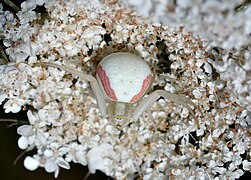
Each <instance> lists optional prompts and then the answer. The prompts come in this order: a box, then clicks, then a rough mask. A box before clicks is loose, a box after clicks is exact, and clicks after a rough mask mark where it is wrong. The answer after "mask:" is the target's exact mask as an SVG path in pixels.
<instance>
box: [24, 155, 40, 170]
mask: <svg viewBox="0 0 251 180" xmlns="http://www.w3.org/2000/svg"><path fill="white" fill-rule="evenodd" d="M24 167H25V168H26V169H28V170H30V171H34V170H36V169H37V168H38V167H39V161H38V160H36V159H34V158H32V157H30V156H27V157H25V159H24Z"/></svg>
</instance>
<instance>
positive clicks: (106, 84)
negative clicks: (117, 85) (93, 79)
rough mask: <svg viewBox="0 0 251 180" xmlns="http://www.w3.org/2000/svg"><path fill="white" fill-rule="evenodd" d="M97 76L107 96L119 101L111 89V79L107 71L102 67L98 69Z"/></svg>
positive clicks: (99, 66)
mask: <svg viewBox="0 0 251 180" xmlns="http://www.w3.org/2000/svg"><path fill="white" fill-rule="evenodd" d="M96 72H97V74H98V77H99V79H100V81H101V83H102V86H103V88H104V90H105V92H106V94H107V96H108V97H109V98H111V99H113V100H117V97H116V94H115V92H114V90H113V89H112V88H111V84H110V80H109V77H108V76H107V74H106V72H105V70H104V69H103V68H102V66H101V65H98V67H97V71H96Z"/></svg>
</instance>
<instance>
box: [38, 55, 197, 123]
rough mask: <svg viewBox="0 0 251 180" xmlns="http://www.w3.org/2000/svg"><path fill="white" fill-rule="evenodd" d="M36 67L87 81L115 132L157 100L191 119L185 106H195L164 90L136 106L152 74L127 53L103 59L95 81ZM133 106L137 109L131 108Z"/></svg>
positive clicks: (153, 93) (80, 75)
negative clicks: (181, 110)
mask: <svg viewBox="0 0 251 180" xmlns="http://www.w3.org/2000/svg"><path fill="white" fill-rule="evenodd" d="M36 65H45V66H52V67H57V68H60V69H63V70H65V71H67V72H70V73H72V74H73V75H76V76H78V77H80V78H81V79H84V80H87V81H89V82H90V84H91V88H92V90H93V92H94V95H95V97H96V99H97V102H98V106H99V110H100V114H101V116H102V117H105V118H106V117H108V119H109V120H110V122H111V123H112V124H113V125H114V126H115V127H117V128H121V127H122V126H124V125H126V124H127V123H128V121H129V120H131V119H132V120H137V119H138V118H139V117H140V116H141V115H142V113H143V112H144V111H145V110H146V109H148V108H149V107H150V106H151V105H152V104H153V103H154V102H155V101H156V100H157V99H158V98H160V97H164V98H166V99H168V100H171V101H174V102H175V103H178V104H181V105H183V106H185V107H186V108H188V109H189V111H190V113H191V114H192V116H193V117H194V113H193V111H192V109H191V108H190V106H189V105H192V106H196V105H195V104H194V103H193V102H192V101H191V100H189V99H187V98H186V97H184V96H183V95H177V94H173V93H169V92H166V91H165V90H156V91H154V92H152V93H151V94H149V95H148V96H147V97H145V98H144V99H143V100H142V101H141V102H140V103H138V102H139V100H141V99H142V97H143V96H144V95H145V94H146V93H147V91H148V89H149V88H150V86H151V84H152V81H153V73H152V71H151V68H150V67H149V65H148V64H147V63H146V62H145V61H144V60H143V59H142V58H141V57H139V56H137V55H134V54H131V53H126V52H119V53H113V54H110V55H108V56H106V57H104V58H103V59H102V60H101V62H100V63H99V64H98V66H97V70H96V77H97V78H94V77H93V76H91V75H88V74H84V73H82V72H80V71H77V70H75V69H72V68H69V67H66V66H63V65H57V64H54V63H48V62H40V63H37V64H36ZM135 103H138V105H137V106H133V104H135ZM195 120H196V119H195ZM196 124H197V125H198V122H196Z"/></svg>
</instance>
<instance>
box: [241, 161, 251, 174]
mask: <svg viewBox="0 0 251 180" xmlns="http://www.w3.org/2000/svg"><path fill="white" fill-rule="evenodd" d="M242 165H243V169H244V170H245V171H251V162H250V161H248V160H246V159H245V160H244V161H243V162H242Z"/></svg>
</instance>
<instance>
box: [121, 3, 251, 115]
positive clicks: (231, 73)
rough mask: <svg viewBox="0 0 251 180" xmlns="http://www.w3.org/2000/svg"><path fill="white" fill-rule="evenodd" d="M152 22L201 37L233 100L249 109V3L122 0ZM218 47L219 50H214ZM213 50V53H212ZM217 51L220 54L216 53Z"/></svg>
mask: <svg viewBox="0 0 251 180" xmlns="http://www.w3.org/2000/svg"><path fill="white" fill-rule="evenodd" d="M122 1H123V2H125V3H126V4H127V5H128V6H132V7H134V9H135V10H136V11H137V13H139V15H143V16H146V17H151V19H152V20H153V21H155V22H161V23H163V24H164V25H167V26H180V25H182V26H184V27H186V28H187V29H189V30H190V31H192V32H194V33H196V34H200V35H202V36H204V37H205V38H206V39H207V41H208V43H209V44H210V46H211V48H210V53H213V54H214V55H215V54H217V56H216V57H214V58H213V59H214V60H215V62H214V63H213V65H214V67H215V68H216V69H217V71H219V73H220V75H221V79H222V80H224V81H226V82H227V84H226V86H227V88H228V89H229V92H230V93H231V95H232V96H233V97H232V98H233V101H235V102H237V103H238V104H240V105H241V106H243V107H245V108H247V109H248V110H249V111H251V106H250V102H251V61H250V59H251V21H250V19H251V3H250V1H246V0H230V1H229V0H210V1H203V0H191V1H187V0H177V1H174V0H146V1H143V0H139V1H131V0H122ZM214 48H220V51H221V52H218V51H217V52H215V51H214V50H213V49H214ZM212 51H213V52H212ZM219 53H220V57H219V55H218V54H219Z"/></svg>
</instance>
